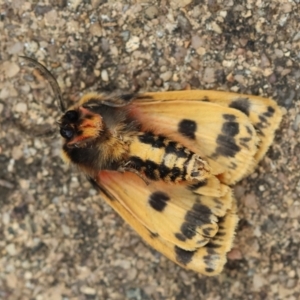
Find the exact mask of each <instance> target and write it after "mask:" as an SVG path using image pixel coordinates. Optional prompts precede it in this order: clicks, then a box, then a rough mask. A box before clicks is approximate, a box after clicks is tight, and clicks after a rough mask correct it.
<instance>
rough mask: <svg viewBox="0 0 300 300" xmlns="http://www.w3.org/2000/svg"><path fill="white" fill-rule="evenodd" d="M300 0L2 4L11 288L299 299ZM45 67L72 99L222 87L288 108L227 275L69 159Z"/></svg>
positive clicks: (245, 208) (5, 278) (0, 259)
mask: <svg viewBox="0 0 300 300" xmlns="http://www.w3.org/2000/svg"><path fill="white" fill-rule="evenodd" d="M299 16H300V2H299V0H293V1H292V0H290V1H288V0H273V1H268V0H257V1H254V0H247V1H239V0H237V1H234V0H226V1H219V0H209V1H203V0H195V1H191V0H180V1H179V0H178V1H175V0H173V1H166V0H162V1H138V0H137V1H104V0H91V1H78V0H73V1H71V0H70V1H65V0H56V1H26V0H11V1H8V0H2V1H1V2H0V224H1V225H0V298H1V299H6V300H15V299H22V300H23V299H24V300H25V299H26V300H27V299H37V300H46V299H54V300H55V299H64V300H67V299H80V300H81V299H82V300H83V299H120V300H123V299H130V300H131V299H132V300H133V299H136V300H138V299H142V300H144V299H145V300H147V299H155V300H159V299H174V300H180V299H191V300H194V299H206V300H219V299H222V300H223V299H243V300H244V299H274V300H275V299H280V300H281V299H288V300H297V299H300V288H299V286H300V281H299V277H300V225H299V220H300V201H299V198H300V196H299V195H300V172H299V170H300V101H299V99H300V97H299V80H300V68H299V62H300V17H299ZM19 55H26V56H30V57H33V58H35V59H37V60H39V61H40V62H42V63H43V64H45V65H46V66H47V67H48V68H49V69H50V70H51V72H52V73H53V74H54V76H55V77H56V78H57V80H58V83H59V85H60V87H61V90H62V92H63V96H64V98H65V99H66V101H67V102H68V103H69V104H71V103H74V102H75V101H77V100H78V99H79V97H80V95H82V93H84V92H87V91H113V90H116V89H117V90H124V91H131V90H133V89H134V87H135V86H136V85H139V86H140V88H141V91H162V90H179V89H185V88H192V89H217V90H224V91H235V92H240V93H246V94H254V95H263V96H269V97H273V98H274V99H275V100H276V101H277V102H278V104H279V105H280V106H281V107H282V109H283V110H284V111H285V113H286V114H285V116H284V118H283V121H282V124H281V126H280V129H279V130H278V132H277V134H276V138H275V141H274V144H273V145H272V147H271V148H270V150H269V152H268V154H267V156H266V157H265V158H264V160H263V161H262V162H261V163H260V165H259V167H258V168H257V169H256V171H255V173H254V174H252V175H251V176H249V177H248V178H247V179H245V180H243V181H242V182H240V183H239V184H238V185H237V186H236V187H235V194H236V198H237V201H238V215H239V217H240V222H239V226H238V229H237V234H236V238H235V241H234V248H233V250H232V251H231V252H230V253H229V255H228V263H227V264H226V266H225V268H224V271H223V272H222V273H221V275H219V276H217V277H213V278H208V277H204V276H201V275H198V274H195V273H193V272H191V271H185V270H183V269H181V268H180V267H178V266H177V265H175V264H174V263H172V262H170V261H169V260H167V259H166V258H165V257H163V256H162V255H160V254H159V253H157V252H156V251H154V250H153V249H150V248H149V247H148V246H147V245H146V244H145V243H144V242H143V241H142V240H141V238H140V237H139V236H138V235H137V234H136V233H135V232H134V231H133V230H132V229H130V228H129V226H128V225H126V224H125V223H124V222H123V220H122V219H121V218H120V217H119V216H118V215H116V213H114V212H113V211H112V209H111V208H110V207H108V205H107V204H106V203H104V202H103V201H102V200H101V197H100V196H98V195H97V192H96V191H95V190H94V189H93V188H92V187H91V186H90V184H89V183H88V182H87V181H86V179H85V177H84V176H83V175H82V174H79V172H78V171H77V170H76V169H75V168H69V167H68V166H66V165H65V164H64V163H63V162H62V160H61V158H60V147H61V140H60V137H59V133H58V130H57V124H56V121H57V120H58V119H59V117H60V111H59V110H58V108H57V106H56V103H55V101H54V97H53V94H52V93H51V89H50V86H49V85H48V84H47V82H46V81H45V80H44V79H43V78H42V77H41V76H40V75H39V73H38V72H36V71H34V70H33V68H30V67H29V66H28V64H24V62H23V61H22V60H21V59H20V58H19V57H18V56H19Z"/></svg>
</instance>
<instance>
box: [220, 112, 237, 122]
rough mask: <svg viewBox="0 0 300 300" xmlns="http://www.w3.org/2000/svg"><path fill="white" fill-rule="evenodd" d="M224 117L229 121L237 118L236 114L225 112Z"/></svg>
mask: <svg viewBox="0 0 300 300" xmlns="http://www.w3.org/2000/svg"><path fill="white" fill-rule="evenodd" d="M223 119H224V120H226V121H229V122H233V121H235V120H236V116H235V115H231V114H224V115H223Z"/></svg>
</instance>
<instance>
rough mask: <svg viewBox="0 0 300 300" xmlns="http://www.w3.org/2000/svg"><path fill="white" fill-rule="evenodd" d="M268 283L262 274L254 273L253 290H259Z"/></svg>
mask: <svg viewBox="0 0 300 300" xmlns="http://www.w3.org/2000/svg"><path fill="white" fill-rule="evenodd" d="M265 284H266V279H265V278H264V277H263V276H262V275H260V274H254V276H253V290H254V291H259V290H260V289H261V287H263V286H264V285H265Z"/></svg>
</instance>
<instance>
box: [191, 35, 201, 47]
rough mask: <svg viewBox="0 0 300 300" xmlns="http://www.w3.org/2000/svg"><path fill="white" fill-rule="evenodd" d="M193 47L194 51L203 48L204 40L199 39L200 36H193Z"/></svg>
mask: <svg viewBox="0 0 300 300" xmlns="http://www.w3.org/2000/svg"><path fill="white" fill-rule="evenodd" d="M191 46H192V47H193V48H194V49H198V48H199V47H203V46H204V40H203V39H202V38H201V37H199V36H198V35H193V36H192V41H191Z"/></svg>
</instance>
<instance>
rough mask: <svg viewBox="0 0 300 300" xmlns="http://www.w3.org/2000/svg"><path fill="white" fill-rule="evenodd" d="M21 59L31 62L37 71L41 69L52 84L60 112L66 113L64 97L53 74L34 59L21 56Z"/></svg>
mask: <svg viewBox="0 0 300 300" xmlns="http://www.w3.org/2000/svg"><path fill="white" fill-rule="evenodd" d="M19 57H21V58H23V59H25V60H27V61H29V62H31V63H32V64H33V65H34V66H35V67H36V68H37V69H39V70H40V71H41V73H42V74H43V75H44V76H45V77H46V79H47V80H48V82H49V83H50V85H51V88H52V90H53V92H54V95H55V97H56V98H57V99H58V106H59V108H60V110H61V111H62V112H65V111H66V107H65V105H64V102H63V97H62V94H61V90H60V87H59V85H58V83H57V80H56V79H55V77H54V76H53V75H52V74H51V72H50V71H49V70H48V69H47V68H46V67H45V66H43V65H42V64H41V63H39V62H38V61H36V60H35V59H33V58H31V57H27V56H19Z"/></svg>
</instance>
